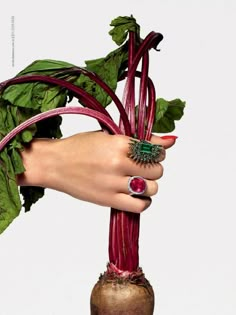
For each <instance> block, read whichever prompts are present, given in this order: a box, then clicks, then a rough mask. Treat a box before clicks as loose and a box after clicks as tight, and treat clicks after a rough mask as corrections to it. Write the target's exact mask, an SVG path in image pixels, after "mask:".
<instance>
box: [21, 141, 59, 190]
mask: <svg viewBox="0 0 236 315" xmlns="http://www.w3.org/2000/svg"><path fill="white" fill-rule="evenodd" d="M57 142H58V140H57V139H46V138H43V139H34V140H32V141H31V142H30V144H28V145H26V146H25V148H24V150H23V151H21V152H20V153H21V157H22V161H23V164H24V167H25V172H24V173H22V174H19V175H17V183H18V185H19V186H41V187H45V188H46V187H50V182H51V178H52V177H54V174H55V169H56V168H55V164H56V161H58V150H57V148H56V147H57V145H56V144H57Z"/></svg>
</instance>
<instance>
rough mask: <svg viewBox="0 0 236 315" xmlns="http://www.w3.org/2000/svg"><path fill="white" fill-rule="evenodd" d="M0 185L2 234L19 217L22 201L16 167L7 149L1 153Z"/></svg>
mask: <svg viewBox="0 0 236 315" xmlns="http://www.w3.org/2000/svg"><path fill="white" fill-rule="evenodd" d="M13 158H15V157H13ZM15 165H16V164H15ZM0 183H1V185H0V234H1V233H2V232H3V231H4V230H5V229H6V228H7V227H8V226H9V224H10V223H11V222H12V221H13V220H14V219H15V218H16V217H17V216H18V215H19V213H20V209H21V201H20V195H19V191H18V186H17V183H16V178H15V172H14V167H13V163H12V161H11V158H10V156H9V155H8V154H7V148H5V150H3V151H2V152H0Z"/></svg>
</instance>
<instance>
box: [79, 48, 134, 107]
mask: <svg viewBox="0 0 236 315" xmlns="http://www.w3.org/2000/svg"><path fill="white" fill-rule="evenodd" d="M127 60H128V53H127V45H126V44H124V45H123V46H121V47H119V48H118V49H116V50H114V51H112V52H111V53H109V54H108V55H107V56H106V57H105V58H99V59H95V60H86V61H85V63H86V69H87V70H89V71H91V72H94V73H96V74H97V75H98V76H99V77H100V78H101V80H103V81H104V82H105V83H106V84H107V85H108V86H109V87H110V88H111V89H112V90H113V91H115V90H116V88H117V82H118V79H119V77H120V75H121V74H122V73H123V71H124V70H125V69H126V65H127ZM74 84H75V85H77V86H79V87H81V88H83V89H84V90H85V91H86V92H88V93H89V94H90V95H92V96H93V97H95V98H96V99H97V100H98V102H100V104H102V105H103V106H104V107H106V106H107V105H109V104H110V103H111V98H110V97H109V96H108V95H107V93H106V92H105V91H104V90H103V89H102V88H101V87H100V86H99V85H98V84H96V83H95V82H94V81H93V80H91V79H90V78H88V77H87V76H85V75H83V74H82V75H81V76H79V77H78V79H77V80H76V81H75V82H74ZM82 105H86V104H83V103H82Z"/></svg>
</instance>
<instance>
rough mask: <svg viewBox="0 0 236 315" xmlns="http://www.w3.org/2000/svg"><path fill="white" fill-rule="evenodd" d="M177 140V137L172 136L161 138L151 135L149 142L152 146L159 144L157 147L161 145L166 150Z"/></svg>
mask: <svg viewBox="0 0 236 315" xmlns="http://www.w3.org/2000/svg"><path fill="white" fill-rule="evenodd" d="M177 138H178V137H177V136H173V135H166V136H162V137H159V136H156V135H152V137H151V140H150V141H151V143H153V144H159V145H162V146H163V147H164V148H165V149H168V148H170V147H172V146H173V145H174V144H175V141H176V139H177Z"/></svg>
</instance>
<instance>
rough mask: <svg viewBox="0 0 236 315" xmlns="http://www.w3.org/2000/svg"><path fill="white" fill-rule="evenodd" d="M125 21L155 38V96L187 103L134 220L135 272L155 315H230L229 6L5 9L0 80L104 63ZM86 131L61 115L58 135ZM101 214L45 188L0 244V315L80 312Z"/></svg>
mask: <svg viewBox="0 0 236 315" xmlns="http://www.w3.org/2000/svg"><path fill="white" fill-rule="evenodd" d="M131 14H133V16H134V17H135V18H136V19H137V22H138V23H139V24H140V25H141V35H142V37H144V36H146V35H147V34H148V33H149V32H150V31H153V30H154V31H158V32H161V33H162V34H163V35H164V40H163V41H162V42H161V44H160V46H159V48H160V49H161V51H160V52H155V51H152V52H151V54H150V73H149V74H150V77H151V78H152V80H153V81H154V83H155V86H156V92H157V95H158V97H164V98H166V99H173V98H176V97H179V98H181V99H183V100H185V101H186V110H185V115H184V117H183V119H182V121H180V122H177V123H176V130H175V131H174V132H173V134H176V135H177V136H178V137H179V138H178V140H177V142H176V145H175V146H174V147H173V148H171V149H170V150H168V153H167V158H166V160H165V161H164V162H163V166H164V168H165V172H164V176H163V178H162V179H161V180H160V181H159V193H158V195H157V196H155V197H154V199H153V203H152V206H151V208H150V209H149V210H147V211H146V212H145V213H143V214H142V215H141V232H140V265H141V266H142V268H143V270H144V272H145V274H146V277H147V278H148V279H149V280H150V282H151V284H152V285H153V288H154V290H155V293H156V307H155V315H222V314H223V315H235V314H236V268H235V266H236V254H235V240H236V229H235V226H236V214H235V211H236V207H235V195H236V194H235V175H236V174H235V173H236V172H235V170H236V166H235V161H236V153H235V119H236V118H235V117H236V110H235V107H236V103H235V73H236V63H235V56H236V44H235V41H236V39H235V29H236V2H235V1H234V0H225V1H223V0H204V1H203V0H199V1H192V0H179V1H174V0H165V1H164V0H158V1H154V0H151V1H150V0H145V1H144V0H143V1H140V0H132V1H129V0H119V1H116V2H114V1H110V2H109V1H107V0H100V1H72V0H67V1H65V2H61V3H60V2H58V1H57V2H53V1H51V2H50V1H40V2H39V1H37V2H33V1H31V2H26V1H24V0H22V1H18V2H17V1H9V2H6V3H4V7H2V8H1V12H0V35H1V37H0V38H1V41H0V47H1V50H0V80H1V81H3V80H5V79H8V78H10V77H12V76H14V75H15V74H17V72H19V71H20V70H22V69H23V68H24V67H26V66H27V65H28V64H30V63H31V62H32V61H34V60H36V59H44V58H50V59H57V60H65V61H68V62H71V63H74V64H76V65H82V66H83V65H84V60H86V59H93V58H98V57H102V56H105V55H106V54H107V53H108V52H110V51H111V50H113V49H115V48H116V46H115V44H114V43H113V42H112V40H111V38H110V36H109V35H108V31H109V30H110V26H109V24H110V22H111V20H112V19H113V18H115V17H117V16H119V15H128V16H129V15H131ZM12 16H14V20H15V22H14V27H15V30H14V63H15V64H14V67H13V66H12V60H11V56H12V35H11V31H12V30H11V17H12ZM120 91H122V88H120ZM110 110H111V113H112V112H113V109H112V108H111V109H110ZM115 116H116V112H115V111H114V117H115ZM97 128H99V125H98V124H97V122H96V121H94V120H92V119H91V118H86V117H79V116H76V115H75V116H73V115H68V116H64V118H63V125H62V130H63V134H64V136H69V135H72V134H74V133H77V132H81V131H88V130H95V129H97ZM92 175H93V174H91V176H92ZM80 184H81V185H82V184H83V183H80ZM109 214H110V210H109V209H107V208H103V207H99V206H96V205H93V204H89V203H85V202H81V201H79V200H76V199H73V198H72V197H70V196H67V195H65V194H62V193H59V192H56V191H52V190H47V191H46V194H45V197H44V198H43V199H41V200H40V201H39V202H38V203H37V204H35V205H34V206H33V207H32V211H31V212H29V213H24V212H23V211H22V212H21V214H20V216H19V217H18V218H17V219H16V220H15V221H14V223H12V224H11V226H9V228H8V229H7V230H6V231H5V232H4V233H3V234H2V235H1V236H0V315H42V314H43V315H65V314H69V315H78V314H79V315H88V314H89V299H90V292H91V290H92V287H93V285H94V284H95V282H96V281H97V279H98V276H99V274H100V273H102V272H103V271H104V270H105V268H106V263H107V261H108V250H107V247H108V226H109Z"/></svg>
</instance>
